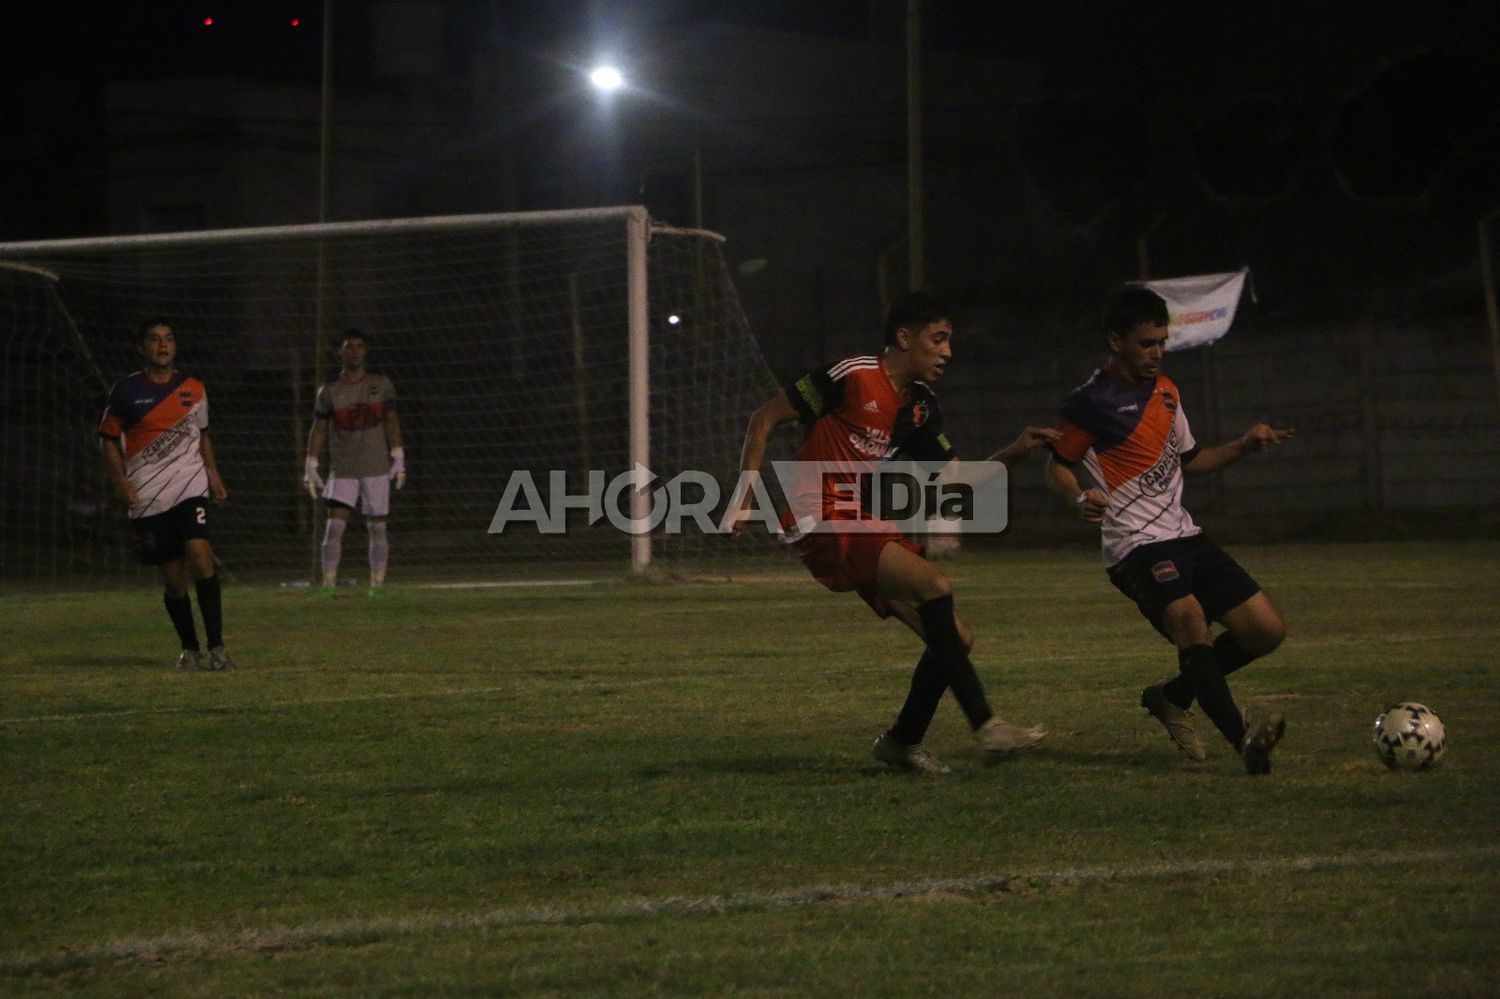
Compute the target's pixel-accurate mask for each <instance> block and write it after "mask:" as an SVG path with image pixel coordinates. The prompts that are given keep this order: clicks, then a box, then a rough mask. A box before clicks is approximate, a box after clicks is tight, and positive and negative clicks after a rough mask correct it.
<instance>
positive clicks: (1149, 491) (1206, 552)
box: [1046, 286, 1294, 774]
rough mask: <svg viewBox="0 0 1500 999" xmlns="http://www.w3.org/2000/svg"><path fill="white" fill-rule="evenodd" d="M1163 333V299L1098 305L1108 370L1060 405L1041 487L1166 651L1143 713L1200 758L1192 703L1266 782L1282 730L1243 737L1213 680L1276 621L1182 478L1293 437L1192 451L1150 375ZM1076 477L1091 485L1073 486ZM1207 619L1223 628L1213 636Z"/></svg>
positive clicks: (1257, 647) (1259, 434)
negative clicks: (1171, 672)
mask: <svg viewBox="0 0 1500 999" xmlns="http://www.w3.org/2000/svg"><path fill="white" fill-rule="evenodd" d="M1169 323H1170V317H1169V315H1168V313H1167V304H1166V302H1165V301H1164V300H1163V299H1162V298H1161V297H1160V296H1159V295H1157V294H1156V293H1155V292H1153V291H1151V290H1150V289H1149V288H1145V287H1141V286H1128V287H1126V288H1123V289H1121V290H1120V291H1118V292H1116V293H1115V294H1114V295H1112V296H1111V297H1110V300H1109V303H1108V305H1107V306H1106V308H1105V330H1106V333H1107V336H1108V340H1109V349H1110V355H1111V356H1110V360H1109V362H1108V363H1107V364H1105V365H1104V366H1103V367H1102V368H1099V369H1098V370H1097V371H1095V372H1094V374H1093V377H1091V378H1090V379H1089V380H1088V381H1087V382H1085V383H1084V384H1083V385H1081V386H1079V387H1078V388H1077V389H1075V390H1074V391H1073V392H1072V393H1071V394H1070V395H1069V396H1068V397H1067V398H1066V399H1065V400H1063V405H1062V424H1061V425H1060V426H1059V427H1058V430H1059V432H1060V436H1059V438H1058V439H1057V440H1056V441H1054V442H1052V443H1051V444H1050V445H1049V446H1050V447H1051V449H1052V452H1053V453H1052V457H1051V458H1050V459H1049V460H1048V462H1047V470H1046V478H1047V484H1048V486H1049V487H1050V488H1051V489H1052V491H1053V492H1054V493H1056V494H1057V495H1058V496H1059V497H1060V498H1062V499H1063V500H1065V501H1066V502H1067V503H1068V504H1069V506H1070V507H1072V508H1073V509H1075V510H1077V511H1078V513H1079V515H1080V516H1081V517H1082V518H1083V519H1084V520H1086V521H1089V522H1090V523H1096V524H1099V525H1100V527H1101V531H1100V534H1101V540H1102V542H1103V549H1104V564H1105V565H1106V566H1107V567H1108V572H1109V579H1110V582H1112V583H1113V584H1114V585H1115V587H1116V588H1117V589H1119V590H1120V592H1122V593H1124V594H1125V595H1126V596H1127V597H1129V598H1130V599H1131V600H1133V601H1135V604H1136V606H1137V608H1139V610H1140V612H1141V614H1142V615H1143V616H1144V617H1145V618H1146V619H1147V620H1148V621H1150V622H1151V623H1152V625H1154V626H1155V627H1156V629H1157V630H1158V631H1160V632H1161V633H1162V634H1163V635H1164V636H1166V638H1167V640H1168V641H1170V642H1172V643H1173V644H1174V645H1176V646H1177V650H1178V656H1177V658H1178V674H1177V675H1176V676H1174V677H1172V678H1170V679H1167V680H1163V681H1161V682H1160V683H1156V684H1152V685H1151V686H1149V687H1147V688H1146V689H1145V690H1144V691H1142V693H1141V706H1142V707H1143V708H1145V709H1146V710H1147V711H1149V712H1150V713H1151V714H1152V715H1153V716H1155V717H1156V719H1157V720H1158V721H1160V722H1161V723H1162V725H1163V726H1164V727H1165V728H1166V730H1167V734H1168V735H1169V736H1171V738H1172V741H1173V742H1174V743H1176V744H1177V746H1178V748H1179V749H1181V750H1182V751H1183V752H1184V753H1186V754H1187V755H1188V756H1189V757H1191V758H1193V759H1195V760H1202V759H1204V757H1205V750H1204V748H1203V742H1202V740H1201V739H1200V738H1199V737H1198V734H1197V732H1196V731H1194V729H1193V726H1192V719H1191V715H1190V714H1189V712H1188V710H1187V709H1188V708H1189V707H1190V706H1191V705H1192V703H1193V701H1194V700H1196V701H1197V702H1198V703H1199V704H1200V705H1201V706H1202V708H1203V713H1204V714H1206V715H1208V717H1209V719H1210V720H1211V721H1212V722H1213V723H1214V725H1215V727H1217V728H1218V729H1219V731H1220V732H1221V733H1223V735H1224V737H1225V739H1227V740H1228V741H1229V744H1230V745H1231V746H1233V747H1234V749H1235V751H1236V752H1238V753H1241V754H1242V755H1243V757H1244V764H1245V769H1246V771H1247V772H1249V773H1252V774H1254V773H1268V772H1269V771H1270V769H1271V757H1270V753H1271V749H1272V748H1273V747H1274V746H1275V745H1276V743H1277V741H1278V740H1279V739H1280V738H1281V734H1282V732H1283V731H1284V729H1285V721H1284V720H1283V719H1282V718H1281V716H1280V715H1271V716H1269V717H1267V718H1266V719H1264V720H1262V721H1261V722H1260V723H1258V724H1257V725H1255V726H1253V727H1251V728H1250V729H1249V730H1248V731H1247V730H1246V725H1245V720H1244V717H1243V715H1241V713H1240V709H1239V706H1238V705H1236V704H1235V701H1234V696H1233V694H1231V693H1230V690H1229V684H1228V682H1227V681H1226V680H1225V679H1224V678H1225V677H1226V676H1228V675H1229V674H1230V673H1233V672H1234V671H1235V670H1237V669H1239V668H1240V667H1242V666H1244V665H1246V664H1247V663H1249V662H1250V661H1251V660H1253V659H1256V658H1259V657H1260V656H1263V655H1266V654H1267V653H1269V652H1271V651H1272V650H1274V649H1275V648H1276V647H1277V646H1278V645H1280V644H1281V641H1282V639H1283V638H1284V637H1285V635H1286V625H1285V622H1283V620H1282V617H1281V613H1280V611H1278V610H1277V609H1276V606H1275V605H1274V604H1273V603H1272V602H1271V598H1270V597H1268V596H1266V594H1265V591H1263V590H1262V589H1261V588H1260V585H1259V584H1258V583H1256V582H1255V580H1254V579H1252V578H1251V577H1250V574H1249V573H1247V572H1246V571H1245V570H1244V569H1243V568H1241V567H1240V565H1239V563H1237V562H1235V560H1234V559H1232V558H1230V557H1229V555H1228V554H1227V553H1225V552H1224V551H1223V550H1222V549H1220V548H1219V547H1218V546H1217V545H1215V544H1214V543H1213V542H1212V541H1210V540H1208V538H1206V537H1204V535H1203V532H1202V530H1201V529H1200V528H1199V527H1198V525H1197V524H1195V523H1194V522H1193V518H1192V517H1191V516H1189V515H1188V512H1187V511H1186V510H1185V509H1184V508H1183V506H1182V476H1183V473H1184V472H1186V473H1189V474H1202V473H1205V472H1214V471H1217V470H1219V469H1221V468H1225V467H1227V466H1228V465H1231V464H1233V463H1234V462H1236V461H1238V460H1240V459H1241V458H1243V457H1244V456H1245V455H1247V454H1250V453H1251V452H1254V451H1264V450H1267V449H1268V448H1271V447H1275V446H1276V445H1278V444H1280V443H1282V442H1283V441H1285V440H1287V439H1289V438H1290V437H1291V436H1292V435H1293V433H1294V432H1293V431H1292V430H1280V429H1276V428H1274V427H1271V426H1269V425H1267V424H1264V423H1257V424H1256V425H1255V426H1253V427H1251V428H1250V429H1249V430H1246V431H1245V433H1244V434H1243V435H1241V436H1240V438H1239V439H1238V440H1235V441H1233V442H1231V443H1229V444H1224V445H1221V446H1218V447H1202V446H1200V445H1199V444H1198V442H1197V441H1196V440H1195V439H1194V437H1193V432H1192V429H1191V428H1190V427H1189V425H1188V419H1187V414H1186V412H1185V411H1184V409H1183V406H1182V399H1181V396H1180V395H1179V393H1178V391H1177V386H1176V385H1175V384H1173V382H1172V380H1171V379H1170V378H1168V377H1167V376H1166V375H1164V374H1162V372H1161V362H1162V354H1163V352H1164V349H1165V347H1166V342H1167V331H1168V326H1169ZM1080 470H1086V471H1087V473H1088V476H1089V477H1090V478H1091V479H1092V480H1093V483H1094V484H1093V485H1092V486H1091V487H1090V488H1087V489H1085V488H1082V487H1081V486H1080V484H1079V480H1078V472H1079V471H1080ZM1215 621H1216V622H1218V623H1220V624H1222V625H1223V626H1224V629H1225V630H1224V631H1223V633H1222V634H1220V635H1219V637H1218V638H1217V639H1212V640H1211V636H1210V632H1209V625H1210V623H1211V622H1215Z"/></svg>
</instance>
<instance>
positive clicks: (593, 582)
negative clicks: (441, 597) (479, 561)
mask: <svg viewBox="0 0 1500 999" xmlns="http://www.w3.org/2000/svg"><path fill="white" fill-rule="evenodd" d="M610 582H612V580H608V579H516V580H508V581H502V580H489V581H479V582H473V583H412V584H410V585H411V588H412V589H416V590H510V589H521V588H524V587H528V586H603V585H605V584H607V583H610Z"/></svg>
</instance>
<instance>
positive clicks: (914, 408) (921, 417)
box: [911, 402, 927, 427]
mask: <svg viewBox="0 0 1500 999" xmlns="http://www.w3.org/2000/svg"><path fill="white" fill-rule="evenodd" d="M926 422H927V403H925V402H914V403H912V404H911V425H912V426H913V427H920V426H921V425H922V424H924V423H926Z"/></svg>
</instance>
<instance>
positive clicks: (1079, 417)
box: [1047, 390, 1094, 465]
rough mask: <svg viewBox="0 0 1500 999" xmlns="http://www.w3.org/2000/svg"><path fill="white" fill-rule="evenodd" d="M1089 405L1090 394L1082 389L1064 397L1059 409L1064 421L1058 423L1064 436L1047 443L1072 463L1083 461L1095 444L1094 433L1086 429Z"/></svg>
mask: <svg viewBox="0 0 1500 999" xmlns="http://www.w3.org/2000/svg"><path fill="white" fill-rule="evenodd" d="M1088 407H1089V399H1088V396H1087V395H1085V394H1084V393H1083V392H1082V391H1081V390H1080V391H1077V392H1074V393H1073V394H1072V395H1070V396H1068V397H1067V398H1066V399H1064V400H1063V404H1062V407H1061V409H1060V410H1059V415H1060V416H1061V417H1062V421H1061V422H1060V423H1058V425H1057V431H1058V433H1060V434H1061V435H1062V436H1061V437H1059V438H1058V439H1057V440H1055V441H1053V442H1052V443H1051V444H1048V445H1047V446H1048V447H1049V448H1051V449H1052V453H1053V454H1055V455H1057V456H1058V458H1060V459H1062V460H1063V461H1065V462H1067V463H1068V464H1070V465H1071V464H1073V463H1075V462H1079V461H1082V460H1083V456H1084V455H1086V454H1088V451H1089V448H1091V447H1093V446H1094V435H1093V434H1092V433H1090V432H1089V431H1087V430H1085V429H1084V427H1085V426H1086V425H1087V424H1088V423H1089V422H1090V421H1089V418H1088Z"/></svg>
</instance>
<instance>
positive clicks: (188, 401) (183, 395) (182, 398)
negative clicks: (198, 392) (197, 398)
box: [177, 389, 193, 409]
mask: <svg viewBox="0 0 1500 999" xmlns="http://www.w3.org/2000/svg"><path fill="white" fill-rule="evenodd" d="M177 401H178V402H180V403H182V408H183V409H186V408H187V407H189V406H191V405H192V404H193V393H191V392H189V391H188V390H187V389H180V390H179V391H178V393H177Z"/></svg>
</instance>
